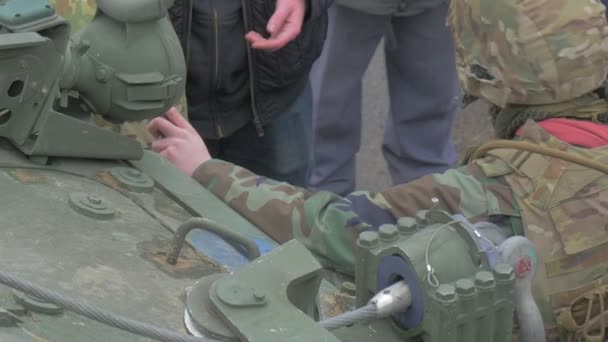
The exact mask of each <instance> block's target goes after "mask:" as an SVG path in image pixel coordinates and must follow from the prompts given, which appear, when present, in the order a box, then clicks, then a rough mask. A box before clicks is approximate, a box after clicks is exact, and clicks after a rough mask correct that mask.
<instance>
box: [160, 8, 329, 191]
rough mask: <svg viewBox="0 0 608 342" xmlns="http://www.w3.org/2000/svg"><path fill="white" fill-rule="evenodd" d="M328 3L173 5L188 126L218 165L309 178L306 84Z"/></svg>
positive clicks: (318, 50)
mask: <svg viewBox="0 0 608 342" xmlns="http://www.w3.org/2000/svg"><path fill="white" fill-rule="evenodd" d="M331 2H332V1H331V0H176V1H175V3H174V5H173V6H172V8H171V9H170V11H169V14H170V17H171V20H172V22H173V26H174V28H175V30H176V32H177V35H178V37H179V38H180V40H181V42H182V46H183V49H184V52H185V55H186V61H187V63H188V80H187V86H186V94H187V96H186V97H187V99H188V118H189V120H190V122H191V124H192V125H193V126H194V128H195V129H196V130H197V132H198V133H199V134H200V135H201V136H202V137H203V139H205V142H206V143H207V146H208V148H209V151H210V152H211V155H212V156H213V157H215V158H220V159H223V160H227V161H231V162H234V163H237V164H239V165H244V166H246V167H247V168H249V169H251V170H255V172H257V173H259V174H261V175H264V176H266V177H270V178H273V179H277V180H280V181H286V182H290V183H294V184H298V185H301V186H304V185H305V184H306V182H307V178H308V175H309V171H310V164H311V160H310V159H311V158H310V155H311V153H310V146H311V144H312V142H311V127H312V94H311V90H310V85H309V82H308V77H309V73H310V69H311V67H312V64H313V63H314V61H315V60H316V59H317V58H318V56H319V55H320V53H321V49H322V48H323V43H324V40H325V34H326V30H327V13H326V11H327V8H328V7H329V5H330V3H331Z"/></svg>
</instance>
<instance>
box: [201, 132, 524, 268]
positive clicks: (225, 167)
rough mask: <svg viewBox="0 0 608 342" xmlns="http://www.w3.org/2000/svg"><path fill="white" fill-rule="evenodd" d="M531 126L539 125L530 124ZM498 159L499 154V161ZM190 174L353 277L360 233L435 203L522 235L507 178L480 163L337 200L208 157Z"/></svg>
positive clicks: (263, 225) (281, 237)
mask: <svg viewBox="0 0 608 342" xmlns="http://www.w3.org/2000/svg"><path fill="white" fill-rule="evenodd" d="M531 129H535V128H534V127H532V128H531ZM494 159H495V158H494ZM193 177H194V178H195V179H196V180H197V181H198V182H200V183H201V184H203V185H204V186H205V187H207V188H208V189H209V190H211V191H212V192H213V193H214V194H215V195H217V196H218V197H219V198H221V199H222V200H223V201H225V202H226V203H227V204H229V205H230V206H231V207H232V208H234V209H235V210H236V211H237V212H239V213H240V214H241V215H243V216H244V217H246V218H247V219H248V220H250V221H251V222H252V223H254V224H255V225H256V226H258V227H259V228H260V229H262V230H263V231H264V232H266V233H267V234H268V235H270V236H271V237H272V238H274V239H275V240H276V241H278V242H280V243H283V242H285V241H288V240H290V239H292V238H294V237H295V238H297V239H299V240H300V241H302V242H303V243H304V244H305V245H306V246H307V247H308V248H309V249H310V250H311V251H313V253H315V254H316V255H317V256H318V257H319V259H320V260H321V261H322V262H324V266H326V267H328V268H331V269H334V270H337V271H340V272H344V273H349V274H352V273H353V271H354V268H353V267H354V266H353V265H354V248H355V242H356V239H357V236H358V235H359V233H360V232H362V231H365V230H373V229H377V228H378V227H379V226H381V225H382V224H385V223H391V224H394V223H395V222H396V221H397V220H398V219H399V218H400V217H403V216H414V215H415V214H416V212H417V211H419V210H420V209H429V208H431V207H432V198H437V199H439V207H440V209H444V210H447V211H449V212H451V213H461V214H463V215H464V216H466V217H467V218H468V219H470V220H471V221H473V222H475V221H480V220H485V221H492V222H494V223H497V224H498V225H499V226H502V227H505V229H508V230H509V231H510V232H508V233H510V234H519V233H522V229H521V227H522V224H521V220H520V218H519V216H520V214H519V209H518V206H517V203H516V201H515V198H514V196H513V193H512V191H511V189H510V187H509V185H508V184H507V182H506V180H505V179H504V177H487V176H486V175H485V174H484V172H483V170H482V169H481V167H480V166H479V165H478V164H477V163H471V164H469V165H466V166H463V167H460V168H458V169H452V170H449V171H447V172H445V173H443V174H434V175H429V176H426V177H423V178H420V179H418V180H416V181H413V182H410V183H407V184H402V185H398V186H394V187H391V188H388V189H386V190H384V191H382V192H379V193H371V192H365V191H359V192H354V193H351V194H349V195H348V196H346V197H340V196H338V195H336V194H333V193H329V192H317V193H311V192H309V191H307V190H305V189H302V188H298V187H294V186H291V185H289V184H286V183H279V182H276V181H274V180H271V179H268V178H264V177H260V176H257V175H255V174H253V173H251V172H250V171H248V170H246V169H243V168H241V167H238V166H236V165H233V164H230V163H227V162H224V161H220V160H210V161H208V162H206V163H204V164H203V165H201V166H200V167H199V168H198V169H197V170H196V171H195V173H194V175H193Z"/></svg>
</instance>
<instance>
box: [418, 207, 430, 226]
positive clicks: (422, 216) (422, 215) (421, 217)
mask: <svg viewBox="0 0 608 342" xmlns="http://www.w3.org/2000/svg"><path fill="white" fill-rule="evenodd" d="M428 212H429V211H428V210H419V211H418V212H417V213H416V224H417V225H418V228H420V229H422V228H425V227H426V225H427V219H426V214H428Z"/></svg>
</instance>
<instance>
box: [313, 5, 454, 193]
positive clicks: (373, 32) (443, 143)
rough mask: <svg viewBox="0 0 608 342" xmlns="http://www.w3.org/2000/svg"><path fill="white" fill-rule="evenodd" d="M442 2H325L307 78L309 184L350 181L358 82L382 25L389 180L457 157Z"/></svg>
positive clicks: (357, 130)
mask: <svg viewBox="0 0 608 342" xmlns="http://www.w3.org/2000/svg"><path fill="white" fill-rule="evenodd" d="M447 8H448V6H447V4H446V5H441V6H439V7H437V8H434V9H431V10H427V11H425V12H422V13H420V14H418V15H414V16H409V17H391V16H377V15H370V14H366V13H362V12H359V11H355V10H352V9H349V8H346V7H343V6H340V5H334V6H332V7H331V8H330V17H329V20H330V22H329V31H328V36H327V41H326V43H325V47H324V51H323V54H322V55H321V57H320V58H319V60H318V61H317V63H316V65H315V67H314V69H313V71H312V73H311V82H312V87H313V95H314V102H313V105H314V108H313V117H314V131H313V153H314V163H315V165H314V168H313V171H312V173H311V177H310V180H309V187H310V188H311V189H312V190H329V191H332V192H335V193H338V194H341V195H345V194H347V193H350V192H352V191H353V190H354V188H355V155H356V153H357V152H358V151H359V147H360V144H361V115H362V113H361V110H362V109H361V98H362V94H361V89H362V87H361V82H362V77H363V74H364V73H365V71H366V69H367V67H368V64H369V62H370V60H371V58H372V56H373V54H374V52H375V50H376V48H377V47H378V44H379V43H380V41H381V39H382V38H383V37H384V36H385V34H386V33H387V32H390V31H391V30H392V32H394V35H393V37H394V41H393V42H392V43H393V44H391V40H392V39H387V43H386V48H385V50H386V51H385V52H386V67H387V76H388V86H389V93H390V111H389V117H388V121H387V123H386V128H385V133H384V141H383V144H382V152H383V155H384V158H385V160H386V162H387V164H388V169H389V172H390V174H391V177H392V180H393V182H394V184H400V183H404V182H408V181H411V180H413V179H416V178H418V177H421V176H423V175H426V174H429V173H434V172H442V171H445V170H446V169H447V168H449V167H451V166H453V164H454V163H455V161H456V153H455V148H454V145H453V143H452V137H451V128H452V121H453V116H454V113H455V111H456V106H457V97H458V89H459V88H458V80H457V75H456V69H455V61H454V47H453V42H452V36H451V34H450V32H449V28H448V27H446V25H445V22H446V15H447Z"/></svg>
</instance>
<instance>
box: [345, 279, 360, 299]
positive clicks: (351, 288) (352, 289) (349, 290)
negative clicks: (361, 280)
mask: <svg viewBox="0 0 608 342" xmlns="http://www.w3.org/2000/svg"><path fill="white" fill-rule="evenodd" d="M341 290H342V292H344V293H346V294H348V295H351V296H354V295H355V293H357V285H355V284H354V283H351V282H350V281H345V282H343V283H342V286H341Z"/></svg>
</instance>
